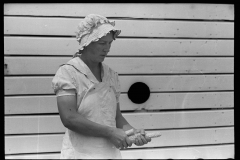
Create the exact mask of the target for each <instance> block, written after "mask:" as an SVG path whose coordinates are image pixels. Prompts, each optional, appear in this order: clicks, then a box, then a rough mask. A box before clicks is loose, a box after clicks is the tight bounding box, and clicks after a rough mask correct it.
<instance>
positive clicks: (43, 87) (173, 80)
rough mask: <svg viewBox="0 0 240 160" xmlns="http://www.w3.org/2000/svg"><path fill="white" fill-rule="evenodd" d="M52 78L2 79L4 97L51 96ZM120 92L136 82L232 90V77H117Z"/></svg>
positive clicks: (174, 87) (164, 88) (175, 87)
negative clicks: (25, 95)
mask: <svg viewBox="0 0 240 160" xmlns="http://www.w3.org/2000/svg"><path fill="white" fill-rule="evenodd" d="M52 79H53V77H52V76H37V77H36V76H35V77H34V76H32V77H31V76H29V77H20V76H18V77H4V83H5V84H4V95H22V94H53V93H54V92H53V89H52V88H51V82H52ZM119 81H120V83H121V92H128V90H129V88H130V86H131V85H132V84H134V83H136V82H143V83H145V84H147V85H148V86H149V89H150V91H151V92H162V91H171V92H174V91H211V90H213V91H217V90H233V89H234V87H233V75H179V76H175V75H174V76H146V75H145V76H121V75H120V76H119Z"/></svg>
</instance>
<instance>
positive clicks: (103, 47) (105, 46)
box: [86, 32, 113, 62]
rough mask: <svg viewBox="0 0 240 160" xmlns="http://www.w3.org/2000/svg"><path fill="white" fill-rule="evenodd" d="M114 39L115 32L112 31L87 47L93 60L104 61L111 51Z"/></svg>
mask: <svg viewBox="0 0 240 160" xmlns="http://www.w3.org/2000/svg"><path fill="white" fill-rule="evenodd" d="M112 41H113V33H112V32H110V33H108V34H107V35H106V36H103V37H102V38H100V39H99V40H98V41H97V42H92V43H90V44H89V45H88V46H87V47H86V49H87V52H88V53H87V57H88V58H89V59H90V60H91V61H92V62H103V61H104V58H105V57H106V56H107V54H108V52H109V51H110V48H111V44H112Z"/></svg>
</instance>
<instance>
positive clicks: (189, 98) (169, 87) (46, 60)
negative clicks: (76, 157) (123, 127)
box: [4, 3, 235, 159]
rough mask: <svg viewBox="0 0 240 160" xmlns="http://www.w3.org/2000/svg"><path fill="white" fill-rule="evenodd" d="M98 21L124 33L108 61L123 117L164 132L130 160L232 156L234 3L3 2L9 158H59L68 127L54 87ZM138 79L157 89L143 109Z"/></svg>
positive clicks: (134, 150) (129, 153)
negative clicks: (80, 39)
mask: <svg viewBox="0 0 240 160" xmlns="http://www.w3.org/2000/svg"><path fill="white" fill-rule="evenodd" d="M90 13H97V14H100V15H103V16H106V17H108V18H109V19H110V20H115V22H116V27H117V28H119V29H121V30H122V32H121V34H120V36H119V38H118V39H117V40H116V41H114V43H113V44H112V47H111V51H110V53H109V55H108V57H107V58H106V59H105V61H104V62H105V63H106V64H108V65H109V66H110V67H111V68H113V69H114V70H116V71H117V72H118V73H119V78H120V82H121V97H120V104H121V111H122V112H123V116H124V117H125V118H126V119H127V120H128V121H129V123H130V124H132V125H133V126H134V127H136V128H145V129H146V131H147V132H150V131H151V132H155V131H161V132H162V136H161V137H160V138H156V139H153V140H152V142H150V143H148V144H147V145H145V146H135V145H133V146H132V147H131V148H128V149H126V150H121V153H122V157H123V158H133V159H144V158H156V159H160V158H164V159H168V158H172V159H186V158H191V159H197V158H204V159H209V158H217V159H218V158H234V156H235V153H234V104H233V99H234V95H233V93H234V84H233V77H234V69H233V66H234V62H233V60H234V49H233V48H234V5H229V4H198V3H197V4H191V3H190V4H188V3H185V4H178V3H156V4H141V3H138V4H132V3H130V4H124V3H121V4H101V3H97V4H88V3H83V4H81V3H76V4H70V3H66V4H54V3H52V4H47V3H46V4H34V3H29V4H21V3H18V4H10V3H9V4H7V3H6V4H4V64H5V69H4V75H5V77H4V93H5V98H4V99H5V105H4V113H5V130H4V131H5V158H7V159H24V158H27V159H36V158H40V159H58V158H59V156H60V149H61V143H62V137H63V134H64V132H65V128H64V126H63V125H62V123H61V120H60V118H59V114H58V110H57V104H56V97H55V95H54V93H53V90H52V88H51V80H52V78H53V76H54V74H55V72H56V71H57V69H58V66H59V65H60V64H62V63H65V62H67V61H68V60H69V59H71V56H72V55H73V54H74V52H76V51H77V49H78V43H77V41H76V40H75V31H76V29H77V24H78V23H79V22H80V21H81V20H82V19H83V18H84V17H85V16H86V15H88V14H90ZM137 81H141V82H144V83H146V84H147V85H148V86H149V88H150V92H151V94H150V98H149V99H148V100H147V101H146V102H145V103H143V104H134V103H133V102H131V100H129V98H128V96H127V92H128V89H129V87H130V86H131V85H132V84H133V83H135V82H137ZM149 124H150V125H149Z"/></svg>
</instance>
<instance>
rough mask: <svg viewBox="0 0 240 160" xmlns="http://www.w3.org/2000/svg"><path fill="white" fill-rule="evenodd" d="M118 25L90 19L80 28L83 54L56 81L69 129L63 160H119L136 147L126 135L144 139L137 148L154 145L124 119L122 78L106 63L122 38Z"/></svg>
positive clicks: (95, 17)
mask: <svg viewBox="0 0 240 160" xmlns="http://www.w3.org/2000/svg"><path fill="white" fill-rule="evenodd" d="M114 26H115V23H114V22H111V21H109V20H108V19H107V18H105V17H103V16H100V15H96V14H90V15H88V16H86V17H85V19H84V20H83V21H82V22H81V23H80V24H79V26H78V29H79V31H78V32H77V41H78V42H79V45H80V48H79V51H78V52H77V53H76V54H75V55H74V56H73V58H72V59H71V60H69V61H68V62H67V63H66V64H64V65H62V66H61V67H60V68H59V69H58V71H57V73H56V75H55V76H54V78H53V80H52V87H53V89H54V92H55V94H56V95H57V105H58V110H59V114H60V118H61V121H62V123H63V125H64V126H65V127H66V128H67V130H66V132H65V135H64V138H63V143H62V149H61V158H66V159H70V158H77V159H81V158H108V159H113V158H121V154H120V150H119V149H124V148H127V147H130V146H131V145H132V141H131V140H130V139H129V138H128V136H129V135H127V134H126V132H125V131H128V130H130V129H132V130H133V132H132V134H136V133H141V135H140V136H139V137H138V138H137V139H136V141H135V142H134V143H135V144H136V145H144V144H147V143H148V142H150V141H151V138H149V137H147V136H145V131H144V129H135V128H134V127H132V126H131V125H130V124H129V123H128V122H127V121H126V119H125V118H124V117H123V116H122V114H121V111H120V104H119V96H120V82H119V80H118V74H117V73H116V72H115V71H113V70H112V69H111V68H110V67H108V66H107V65H106V64H104V63H102V62H103V61H104V58H105V57H106V56H107V54H108V52H109V51H110V47H111V44H112V42H113V40H115V38H116V37H117V36H118V35H119V34H120V32H121V31H120V30H118V29H116V28H115V27H114Z"/></svg>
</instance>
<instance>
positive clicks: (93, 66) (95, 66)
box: [79, 54, 101, 70]
mask: <svg viewBox="0 0 240 160" xmlns="http://www.w3.org/2000/svg"><path fill="white" fill-rule="evenodd" d="M79 58H80V59H81V60H82V61H83V62H84V63H85V64H86V65H87V66H88V68H90V69H91V70H97V69H99V68H100V67H101V63H100V62H93V61H91V60H89V59H88V58H86V57H85V56H84V55H83V54H82V55H81V56H80V57H79Z"/></svg>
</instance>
